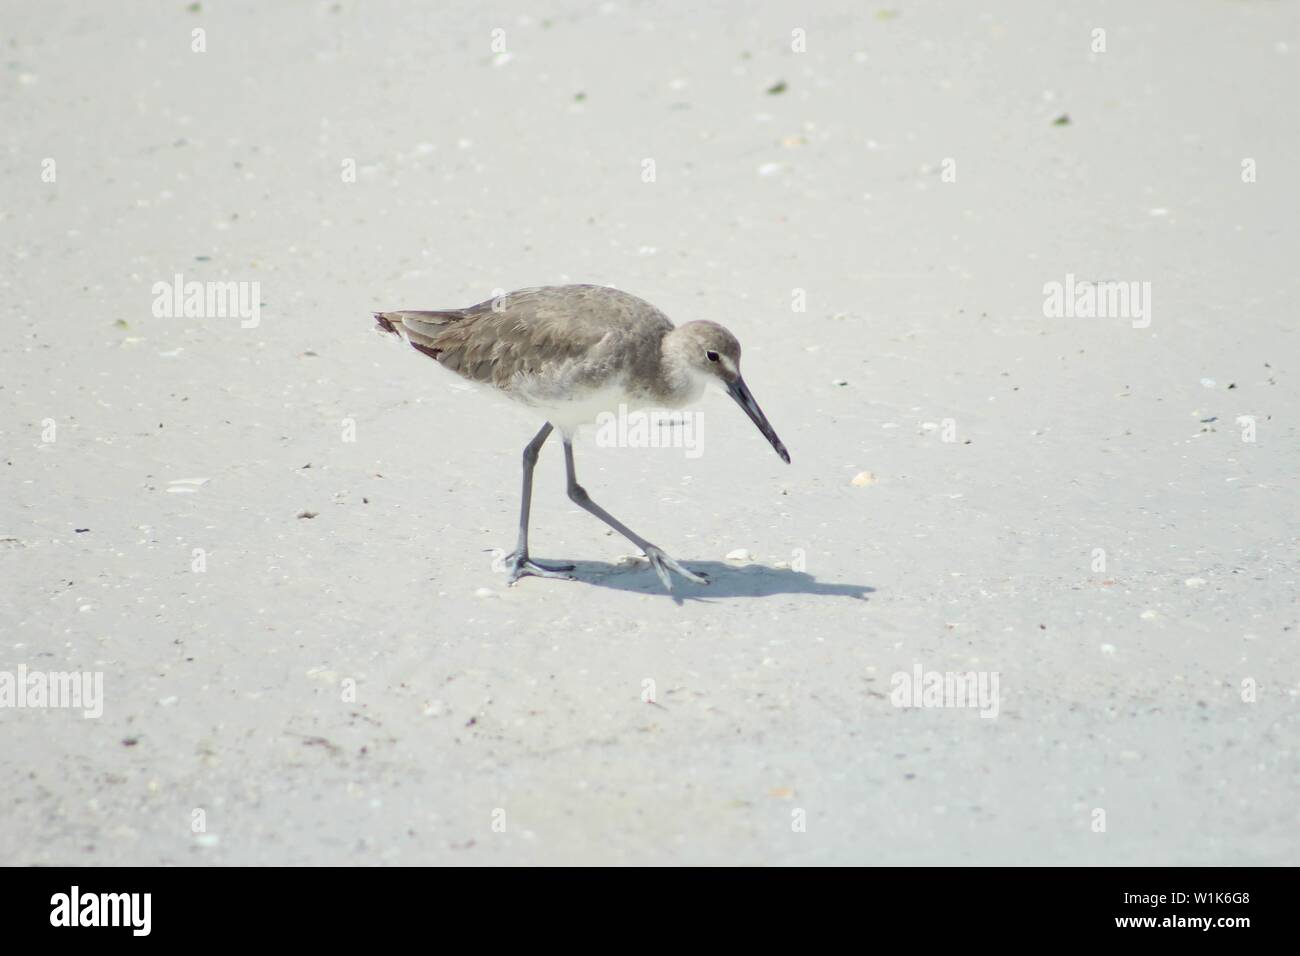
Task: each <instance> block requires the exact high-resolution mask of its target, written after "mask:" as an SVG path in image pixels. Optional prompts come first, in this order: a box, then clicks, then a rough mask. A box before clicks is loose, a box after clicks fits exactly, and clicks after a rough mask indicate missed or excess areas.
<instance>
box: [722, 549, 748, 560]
mask: <svg viewBox="0 0 1300 956" xmlns="http://www.w3.org/2000/svg"><path fill="white" fill-rule="evenodd" d="M727 560H728V561H753V560H754V556H753V555H752V554H750V553H749V552H748V551H747V550H746V549H744V548H737V549H736V550H734V551H728V552H727Z"/></svg>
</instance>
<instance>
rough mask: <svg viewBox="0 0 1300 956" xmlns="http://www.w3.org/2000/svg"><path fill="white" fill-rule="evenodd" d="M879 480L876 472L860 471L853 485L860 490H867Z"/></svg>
mask: <svg viewBox="0 0 1300 956" xmlns="http://www.w3.org/2000/svg"><path fill="white" fill-rule="evenodd" d="M877 480H878V479H877V478H876V474H875V472H872V471H860V472H858V473H857V474H856V475H854V476H853V484H854V486H855V487H858V488H866V487H867V486H869V485H874V484H875V483H876V481H877Z"/></svg>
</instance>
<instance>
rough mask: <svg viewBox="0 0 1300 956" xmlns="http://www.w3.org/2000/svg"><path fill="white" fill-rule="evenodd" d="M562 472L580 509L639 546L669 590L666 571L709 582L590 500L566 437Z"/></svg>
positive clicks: (570, 494) (669, 579)
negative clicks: (579, 480) (578, 473)
mask: <svg viewBox="0 0 1300 956" xmlns="http://www.w3.org/2000/svg"><path fill="white" fill-rule="evenodd" d="M564 471H565V475H566V476H567V478H568V489H567V490H568V492H569V500H571V501H572V502H573V503H574V504H576V505H577V506H578V507H579V508H581V509H582V510H583V511H587V512H590V513H591V514H593V515H595V516H596V517H597V518H599V519H600V520H601V521H603V522H605V524H607V525H609V526H610V527H611V528H613V529H614V530H615V531H617V532H618V533H619V534H621V535H622V536H623V537H625V538H627V539H628V540H629V541H631V542H632V543H633V544H635V545H636V546H637V547H638V548H640V549H641V550H642V551H644V552H645V556H646V557H647V558H648V559H649V560H650V566H651V567H652V568H654V569H655V573H656V574H658V575H659V580H660V581H662V582H663V583H664V587H666V588H667V589H668V590H669V591H671V590H672V589H673V584H672V579H671V578H669V577H668V572H669V571H676V572H677V573H678V574H680V575H681V576H682V577H684V578H685V579H686V580H688V581H694V582H695V583H696V584H708V583H709V579H708V578H707V577H705V576H704V575H702V574H696V573H695V572H694V571H688V570H686V569H685V568H684V567H682V566H681V565H680V564H678V563H677V562H676V561H674V560H673V559H672V558H670V557H669V556H668V555H667V554H665V553H664V551H663V549H662V548H658V547H656V546H655V545H653V544H651V543H650V542H649V541H647V540H646V539H645V538H643V537H641V536H640V535H639V534H637V533H636V532H635V531H633V530H632V529H631V528H629V527H628V526H627V525H625V524H623V522H621V521H619V520H618V519H617V518H615V517H614V516H613V515H611V514H610V513H609V512H608V511H606V510H605V509H604V508H602V507H601V506H600V505H598V504H596V502H594V501H592V500H591V496H590V495H588V494H587V489H586V488H584V487H582V485H580V484H578V475H577V473H576V472H575V471H574V469H573V443H572V442H570V441H569V439H568V436H565V439H564Z"/></svg>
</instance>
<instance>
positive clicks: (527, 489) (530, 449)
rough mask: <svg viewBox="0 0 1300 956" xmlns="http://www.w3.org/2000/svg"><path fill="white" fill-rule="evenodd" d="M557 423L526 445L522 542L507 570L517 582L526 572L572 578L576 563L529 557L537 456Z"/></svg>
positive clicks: (543, 430)
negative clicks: (562, 562)
mask: <svg viewBox="0 0 1300 956" xmlns="http://www.w3.org/2000/svg"><path fill="white" fill-rule="evenodd" d="M553 427H554V426H552V425H551V423H550V422H547V423H546V424H545V425H543V426H542V430H541V431H539V432H538V433H537V434H536V436H534V438H533V440H532V441H530V442H529V443H528V444H527V445H526V446H524V493H523V502H522V503H521V504H520V506H519V543H518V544H516V545H515V550H514V553H512V554H510V555H509V556H507V558H506V569H507V570H508V571H509V572H510V583H511V584H514V583H515V582H516V581H518V580H519V579H520V578H522V577H524V576H525V575H528V574H532V575H535V576H537V577H539V578H571V577H572V575H570V574H568V573H567V572H569V571H572V570H573V565H571V564H565V565H551V564H538V563H537V562H536V561H533V560H532V559H530V558H529V557H528V513H529V511H531V510H532V504H533V468H534V467H536V465H537V456H538V455H539V454H541V451H542V446H543V445H544V444H546V439H547V438H548V437H549V436H550V434H551V431H552V429H553Z"/></svg>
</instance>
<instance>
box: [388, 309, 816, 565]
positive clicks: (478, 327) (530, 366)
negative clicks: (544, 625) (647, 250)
mask: <svg viewBox="0 0 1300 956" xmlns="http://www.w3.org/2000/svg"><path fill="white" fill-rule="evenodd" d="M375 319H376V320H377V321H378V323H379V326H380V328H382V329H383V330H384V331H385V332H391V333H393V334H394V335H399V336H401V337H402V338H404V339H405V340H406V341H407V342H408V343H410V345H411V346H412V347H414V348H416V349H418V350H419V351H421V352H423V353H424V354H425V355H428V356H429V357H430V358H433V359H435V360H436V361H437V362H438V364H440V365H442V366H445V367H446V368H449V369H451V370H452V371H453V372H456V373H457V374H458V375H461V376H463V377H465V378H467V379H469V380H471V381H473V382H478V383H481V384H485V385H491V386H493V387H495V388H497V389H499V390H500V391H502V392H504V393H505V394H506V395H508V396H509V397H510V398H512V399H514V400H516V401H518V402H520V403H522V404H524V405H526V406H529V407H530V408H533V409H535V410H536V411H537V412H538V413H539V414H542V415H544V416H545V417H546V424H544V425H543V426H542V430H541V431H539V432H538V433H537V434H536V435H535V436H533V440H532V441H530V442H529V443H528V444H527V445H526V446H524V487H523V503H522V504H521V505H520V508H519V539H518V543H517V545H516V547H515V550H514V552H513V553H511V554H510V555H509V557H507V558H506V564H507V568H508V570H509V573H510V583H511V584H514V583H515V582H516V581H517V580H519V578H521V577H523V576H524V575H529V574H531V575H536V576H538V577H544V578H570V577H572V575H570V574H569V573H568V572H570V571H572V570H573V565H563V566H555V565H547V564H541V563H539V562H536V561H533V560H532V559H531V558H530V557H529V555H528V511H529V505H530V504H531V501H532V495H533V467H534V466H535V465H536V464H537V457H538V454H539V453H540V452H541V449H542V445H544V444H545V443H546V439H547V438H548V437H549V436H550V434H551V431H552V430H553V429H555V428H558V429H559V430H560V435H561V437H562V438H563V439H564V468H565V474H566V476H567V480H568V489H567V490H568V495H569V498H570V500H572V501H573V502H574V504H576V505H578V507H580V508H582V509H583V510H585V511H588V512H590V513H591V514H593V515H595V516H596V517H597V518H599V519H600V520H601V521H603V522H605V524H607V525H609V526H610V527H611V528H613V529H614V530H615V531H617V532H618V533H619V534H621V535H623V537H625V538H627V539H628V540H629V541H631V542H632V543H633V544H635V545H636V546H637V547H638V548H640V549H641V550H642V551H643V552H645V556H646V558H647V559H648V560H649V562H650V565H651V566H652V567H653V568H654V569H655V572H656V573H657V574H658V575H659V580H661V581H662V582H663V584H664V587H666V588H668V589H669V590H672V581H671V580H670V578H669V577H668V572H669V571H674V572H676V573H677V574H680V575H681V576H682V577H684V578H686V579H687V580H689V581H694V582H695V583H696V584H708V578H706V577H705V576H704V575H701V574H696V573H695V572H693V571H689V570H687V569H686V568H684V567H682V566H681V565H680V564H678V563H677V562H676V561H675V560H673V559H672V558H671V557H669V556H668V555H667V554H666V553H665V552H664V550H663V549H662V548H659V547H656V546H655V545H653V544H651V543H650V542H649V541H647V540H646V539H645V538H643V537H641V536H640V535H638V534H636V533H635V532H634V531H632V530H631V529H630V528H628V527H627V525H625V524H623V523H622V522H621V521H619V520H618V519H617V518H615V517H614V516H613V515H611V514H610V513H609V512H608V511H606V510H605V509H604V508H602V507H600V505H598V504H596V503H595V502H594V501H592V500H591V497H590V496H589V495H588V494H587V492H586V489H584V488H583V487H582V485H580V484H578V476H577V474H576V472H575V471H574V467H573V437H574V435H575V434H576V432H577V430H578V427H579V426H580V425H583V424H586V423H589V422H592V421H594V420H595V419H596V417H597V416H598V415H599V414H600V413H601V412H604V411H614V410H616V409H617V408H618V407H619V406H620V405H622V406H624V407H626V408H647V407H659V408H681V407H683V406H685V405H688V404H690V403H691V402H693V401H695V400H696V399H698V398H699V397H700V395H701V394H702V393H703V392H704V388H705V386H706V385H708V384H710V383H714V384H717V385H720V386H721V387H722V388H724V389H725V390H726V391H727V393H728V394H729V395H731V397H732V398H734V399H735V400H736V403H737V404H738V405H739V406H740V407H741V408H743V409H744V410H745V414H746V415H748V416H749V417H750V419H751V420H752V421H753V422H754V424H755V425H757V426H758V430H759V431H761V432H762V433H763V436H764V437H765V438H766V439H767V440H768V441H769V442H771V443H772V447H773V448H775V449H776V453H777V454H778V455H780V456H781V458H782V459H783V460H784V461H785V462H787V463H789V461H790V453H789V452H787V451H786V450H785V445H783V444H781V439H779V438H777V436H776V432H775V431H773V430H772V426H771V425H769V424H768V421H767V417H766V416H765V415H764V414H763V411H762V409H760V408H759V407H758V403H757V402H756V401H754V396H753V395H752V394H750V391H749V388H748V386H746V385H745V380H744V378H742V377H741V374H740V343H739V342H737V341H736V337H735V336H734V335H732V334H731V333H730V332H728V331H727V330H726V329H724V328H723V327H722V326H720V325H718V324H717V323H716V322H703V321H701V322H688V323H686V324H685V325H682V326H674V325H673V324H672V322H670V321H669V320H668V317H667V316H665V315H664V314H663V313H662V312H660V311H659V310H658V309H656V308H655V307H654V306H653V305H651V304H650V303H649V302H645V301H643V300H641V299H638V298H637V297H636V296H633V295H628V294H627V293H626V292H620V291H618V290H617V289H609V288H606V287H604V286H595V285H563V286H546V287H543V288H536V289H521V290H520V291H518V292H512V293H510V294H509V295H507V296H502V297H500V298H497V299H489V300H488V301H486V302H480V303H479V304H478V305H473V306H470V307H469V308H466V309H445V310H438V311H432V312H411V311H397V312H376V313H375Z"/></svg>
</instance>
